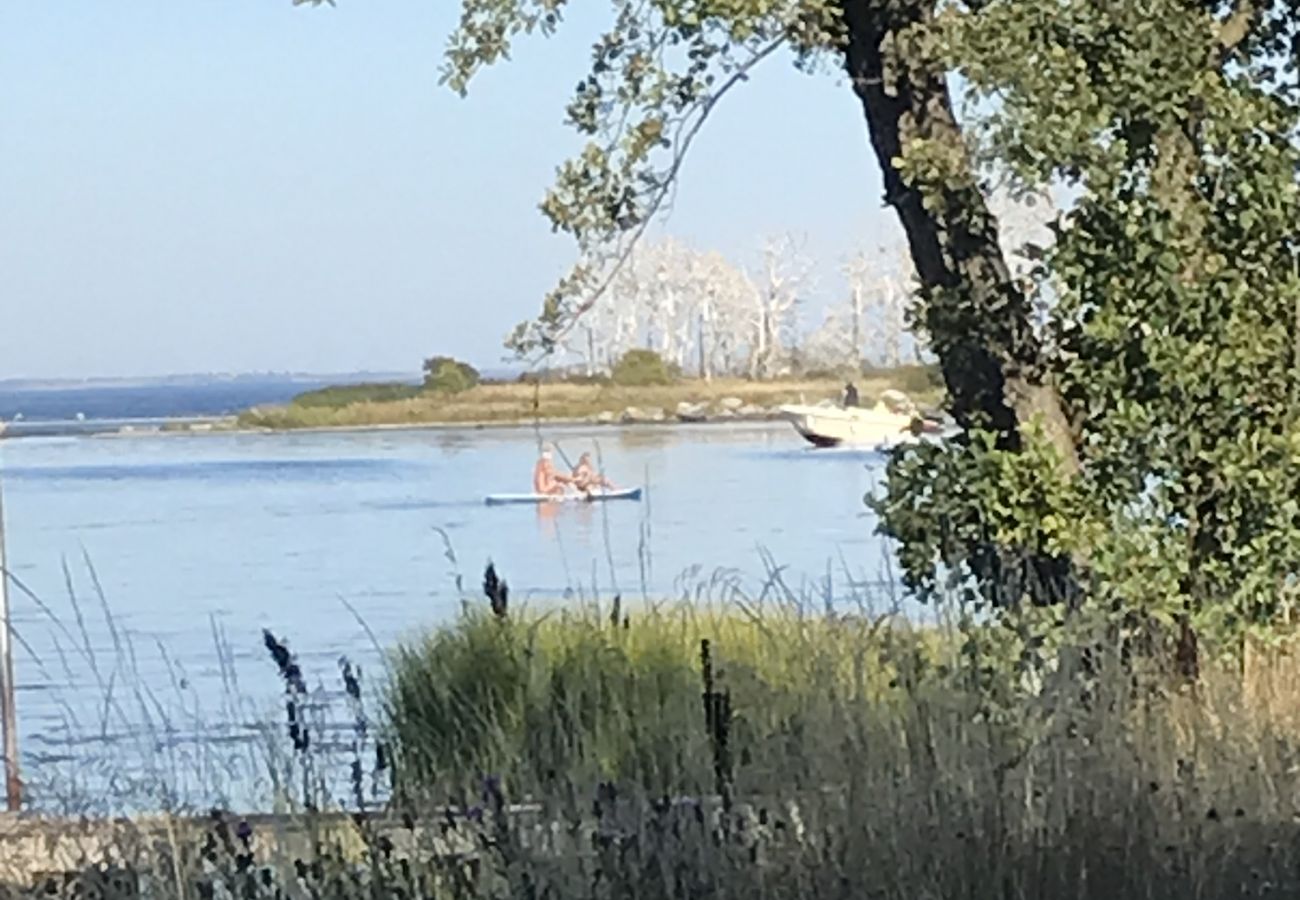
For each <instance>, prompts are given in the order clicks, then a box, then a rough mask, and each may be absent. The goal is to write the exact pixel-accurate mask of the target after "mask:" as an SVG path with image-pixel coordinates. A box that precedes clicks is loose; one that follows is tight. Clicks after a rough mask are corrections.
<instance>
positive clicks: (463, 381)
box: [424, 356, 479, 394]
mask: <svg viewBox="0 0 1300 900" xmlns="http://www.w3.org/2000/svg"><path fill="white" fill-rule="evenodd" d="M478 382H479V373H478V370H477V369H475V368H474V367H473V366H471V365H470V364H469V363H466V362H461V361H460V360H458V359H453V358H452V357H450V356H433V357H430V358H429V359H426V360H425V361H424V386H425V387H426V388H428V389H429V390H432V391H442V392H444V393H448V394H457V393H460V392H461V391H467V390H469V389H470V388H472V387H474V386H475V385H476V384H478Z"/></svg>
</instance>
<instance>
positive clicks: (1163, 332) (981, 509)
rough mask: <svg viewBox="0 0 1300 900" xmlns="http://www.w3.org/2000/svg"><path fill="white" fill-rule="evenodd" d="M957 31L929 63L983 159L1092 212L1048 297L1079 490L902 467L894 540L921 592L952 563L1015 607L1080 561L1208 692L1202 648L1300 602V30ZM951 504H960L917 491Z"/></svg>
mask: <svg viewBox="0 0 1300 900" xmlns="http://www.w3.org/2000/svg"><path fill="white" fill-rule="evenodd" d="M941 25H942V27H941V28H940V29H938V30H936V31H935V32H934V33H933V34H932V37H933V38H934V39H935V42H936V44H935V45H936V46H942V47H943V48H945V50H944V52H947V53H949V54H951V56H950V59H951V61H952V62H953V63H954V64H955V65H957V66H958V67H959V68H960V70H961V71H962V72H963V74H964V75H965V76H966V78H967V79H969V83H970V84H971V85H972V86H973V87H974V89H975V90H976V91H977V92H978V93H979V94H980V95H981V96H983V97H987V96H992V95H994V94H996V95H997V96H998V97H999V98H1000V102H999V103H997V104H993V105H991V106H987V107H986V109H987V112H986V113H985V115H984V116H983V117H982V119H981V121H980V122H979V135H980V137H981V140H982V142H984V144H985V149H986V151H987V153H988V155H989V157H990V158H991V159H994V160H996V161H998V162H1000V163H1001V165H1002V166H1003V167H1004V169H1005V170H1007V171H1009V172H1010V173H1011V174H1012V175H1013V176H1015V178H1016V179H1018V180H1019V182H1020V183H1021V184H1022V185H1027V186H1033V185H1042V184H1049V183H1052V182H1054V181H1056V182H1060V181H1067V182H1069V183H1070V184H1071V185H1072V186H1073V187H1074V189H1075V191H1076V192H1077V193H1078V195H1079V197H1078V199H1077V201H1076V202H1074V204H1073V205H1072V207H1071V208H1070V209H1068V210H1067V211H1066V212H1065V213H1064V214H1063V215H1062V216H1061V217H1060V219H1059V220H1058V221H1057V222H1056V223H1054V225H1053V231H1054V232H1055V240H1054V242H1053V244H1052V246H1051V247H1050V248H1046V249H1044V250H1043V251H1042V252H1041V253H1040V254H1038V255H1039V260H1038V262H1037V264H1036V265H1035V266H1034V267H1033V269H1032V277H1033V280H1034V284H1035V290H1036V291H1037V292H1038V293H1039V294H1040V301H1041V302H1040V306H1042V307H1043V308H1045V309H1047V310H1048V311H1049V313H1048V315H1049V319H1048V327H1047V334H1048V336H1049V343H1050V345H1051V347H1052V356H1051V359H1050V362H1051V366H1052V368H1053V370H1054V372H1055V377H1056V379H1057V381H1058V383H1059V384H1060V385H1061V389H1062V394H1063V397H1064V399H1065V401H1066V403H1067V404H1068V407H1069V409H1070V410H1071V411H1072V412H1073V418H1072V420H1071V422H1070V428H1071V431H1072V432H1073V433H1074V435H1075V440H1076V443H1077V446H1078V448H1079V462H1080V464H1081V465H1080V469H1079V470H1078V475H1077V477H1074V478H1062V477H1061V473H1060V472H1059V470H1058V469H1057V468H1056V467H1055V466H1054V465H1053V464H1052V461H1051V460H1050V459H1048V458H1046V457H1042V456H1035V457H1033V458H1032V459H1031V460H1029V461H1028V463H1027V462H1026V460H1023V459H1022V460H1020V461H1018V463H1013V461H1011V460H1009V459H1008V458H1007V457H1006V456H1005V455H1004V454H1000V453H999V451H998V449H997V448H996V447H994V446H992V445H991V444H988V445H983V446H980V445H977V444H972V445H968V446H966V447H960V446H957V445H950V446H948V447H945V448H937V449H936V448H929V449H927V450H923V451H921V452H918V453H915V454H911V455H909V456H907V457H904V458H900V459H899V460H898V461H896V463H895V465H894V468H893V472H892V474H891V478H892V479H893V481H892V482H891V494H890V498H889V499H888V500H887V501H886V503H885V508H884V512H885V519H886V522H887V525H888V527H889V529H890V530H891V531H892V533H894V534H895V535H897V536H899V537H900V538H901V539H902V541H903V544H904V546H905V548H906V553H905V560H904V565H905V570H906V571H907V573H908V578H909V580H910V581H911V582H912V584H913V585H914V586H915V587H917V588H918V589H919V590H921V591H922V592H928V591H931V590H933V589H935V587H936V585H937V584H938V581H937V580H936V579H937V576H938V572H939V569H940V567H939V566H936V563H943V564H946V565H948V566H949V567H950V570H953V571H960V572H964V573H967V574H973V575H974V577H975V578H976V579H978V580H980V581H982V582H983V583H984V585H985V586H986V587H989V586H993V585H994V584H995V583H996V584H997V585H999V586H1000V587H999V589H1000V590H1001V591H1002V592H1003V593H1002V595H1001V596H1000V597H999V598H998V599H999V600H1000V601H1002V602H1014V601H1015V600H1016V599H1017V597H1018V596H1019V595H1023V593H1024V591H1023V590H1020V591H1019V592H1018V593H1017V588H1016V584H1017V578H1016V577H1015V573H1021V574H1027V573H1026V571H1025V570H1024V569H1023V567H1022V566H1021V565H1020V560H1021V559H1022V558H1023V557H1024V556H1026V555H1028V556H1032V557H1035V558H1043V557H1056V558H1062V557H1070V556H1072V555H1075V554H1080V553H1086V555H1087V559H1088V565H1089V569H1090V576H1091V578H1090V581H1091V584H1090V587H1091V590H1092V593H1093V595H1094V596H1095V597H1096V598H1097V599H1099V600H1102V601H1103V603H1102V604H1100V606H1101V608H1103V609H1117V610H1120V611H1121V617H1122V621H1123V623H1124V625H1125V627H1126V628H1138V629H1141V630H1143V631H1144V632H1145V633H1150V631H1151V630H1152V629H1153V628H1154V630H1155V631H1156V632H1157V633H1159V634H1160V635H1163V636H1164V637H1171V636H1172V638H1173V639H1174V643H1175V645H1176V648H1177V654H1178V658H1179V661H1180V663H1181V664H1182V665H1183V667H1184V671H1186V673H1187V674H1189V675H1194V674H1195V672H1196V668H1197V660H1198V656H1199V649H1198V648H1199V637H1200V636H1201V635H1204V634H1206V633H1207V632H1208V633H1210V634H1212V635H1219V636H1223V635H1225V634H1234V633H1239V629H1240V628H1241V627H1243V626H1265V627H1267V626H1269V625H1272V624H1274V623H1276V622H1278V621H1288V620H1290V619H1291V617H1292V615H1293V612H1292V610H1293V606H1294V604H1295V601H1296V599H1297V589H1298V588H1297V581H1296V578H1297V575H1298V574H1300V501H1298V500H1297V498H1298V497H1300V421H1298V420H1300V370H1298V367H1300V343H1297V342H1298V341H1300V239H1298V237H1297V225H1296V223H1297V222H1298V221H1300V184H1298V183H1297V172H1300V149H1298V148H1297V140H1296V138H1297V135H1298V134H1300V86H1297V84H1296V79H1295V76H1296V60H1295V58H1294V57H1291V58H1289V59H1288V58H1287V57H1286V56H1285V55H1284V48H1286V47H1287V46H1288V45H1291V46H1294V42H1295V41H1296V39H1297V34H1298V33H1300V24H1298V22H1297V14H1296V11H1295V9H1294V7H1292V6H1291V5H1290V4H1287V3H1282V2H1258V3H1252V2H1241V3H1238V4H1237V5H1236V6H1235V7H1231V8H1229V7H1228V6H1227V4H1220V3H1201V2H1194V0H1152V2H1146V0H1143V2H1137V0H1131V2H1114V3H1107V4H1097V3H1092V2H1089V0H1068V2H1063V3H1057V4H1052V5H1051V8H1050V9H1048V8H1046V7H1044V6H1043V5H1042V4H1039V3H1036V2H1032V0H998V2H990V3H987V4H982V5H980V6H979V7H978V8H975V9H971V10H967V11H965V12H962V13H960V14H956V15H953V16H951V17H949V18H948V19H947V20H945V21H944V22H943V23H941ZM1170 47H1178V48H1180V49H1179V53H1177V54H1175V55H1173V56H1171V55H1170V54H1169V52H1168V48H1170ZM936 479H940V480H942V481H943V483H946V484H954V483H956V484H960V485H961V489H960V490H959V491H948V492H946V494H945V495H944V496H940V492H934V491H931V492H929V494H928V497H927V496H922V495H921V494H920V493H918V492H917V491H915V490H913V489H912V488H915V487H917V486H919V485H933V484H934V483H935V480H936ZM952 479H958V481H956V482H954V481H953V480H952ZM909 485H910V486H911V487H909ZM972 560H983V561H984V562H983V563H982V564H981V565H979V566H976V567H974V568H972V567H971V566H970V565H969V563H970V561H972ZM1009 571H1010V572H1012V573H1013V574H1012V575H1008V572H1009ZM1023 580H1024V579H1020V581H1021V582H1023Z"/></svg>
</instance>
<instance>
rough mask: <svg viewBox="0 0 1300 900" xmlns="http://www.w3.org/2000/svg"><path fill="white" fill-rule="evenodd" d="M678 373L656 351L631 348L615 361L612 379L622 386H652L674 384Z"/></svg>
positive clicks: (611, 374) (611, 373)
mask: <svg viewBox="0 0 1300 900" xmlns="http://www.w3.org/2000/svg"><path fill="white" fill-rule="evenodd" d="M677 374H678V373H677V372H675V371H674V367H672V366H670V365H669V364H668V363H667V362H665V361H664V358H663V357H662V356H660V355H659V354H658V353H656V352H655V351H653V350H629V351H627V352H626V353H624V354H623V356H622V357H621V358H620V359H619V361H618V362H616V363H614V368H613V370H611V372H610V379H611V380H612V381H613V382H614V383H615V384H617V385H620V386H621V387H651V386H654V385H664V384H672V383H673V381H675V380H676V378H677Z"/></svg>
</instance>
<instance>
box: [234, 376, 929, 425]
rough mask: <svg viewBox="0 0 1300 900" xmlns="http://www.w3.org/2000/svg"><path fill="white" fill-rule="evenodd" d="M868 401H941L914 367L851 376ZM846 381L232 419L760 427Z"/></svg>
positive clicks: (374, 401) (329, 395) (388, 391)
mask: <svg viewBox="0 0 1300 900" xmlns="http://www.w3.org/2000/svg"><path fill="white" fill-rule="evenodd" d="M853 380H854V382H855V384H856V386H857V389H858V391H859V394H860V396H861V398H862V400H863V402H864V403H866V404H867V405H869V404H870V403H871V402H872V401H873V400H874V398H876V397H878V396H879V395H880V394H881V393H883V392H884V391H886V390H897V391H902V392H903V393H905V394H907V395H909V396H910V397H911V398H912V399H913V400H914V401H916V402H917V403H918V404H920V405H921V406H927V405H933V404H935V403H937V402H938V401H939V399H940V397H941V390H940V388H939V387H938V385H937V384H936V383H935V375H934V373H933V371H932V370H929V369H926V368H924V367H921V366H910V367H901V368H899V369H895V370H889V371H882V372H873V373H870V374H866V375H861V376H857V377H856V378H854V379H853ZM844 385H845V380H844V379H842V378H836V377H826V376H822V377H806V378H787V379H775V380H770V381H750V380H745V379H736V378H731V379H717V380H711V381H703V380H699V379H684V380H681V381H676V382H673V383H670V384H658V385H639V386H630V385H618V384H610V383H607V382H601V381H563V382H554V383H545V384H540V385H537V384H528V383H520V382H490V383H483V384H479V385H476V386H474V387H472V388H469V389H467V390H463V391H458V392H439V391H433V390H422V389H420V388H419V387H413V386H410V385H404V386H395V385H392V384H374V385H360V386H353V387H340V388H327V389H325V390H322V391H315V392H311V393H309V394H305V395H302V396H300V397H298V398H295V399H294V400H293V401H291V402H289V403H286V404H279V405H272V406H262V407H253V408H252V409H249V410H247V411H246V412H244V413H242V414H241V415H240V416H239V417H238V419H237V427H238V428H239V430H241V431H308V430H313V431H321V430H339V429H343V430H357V429H366V428H402V427H413V426H435V425H440V426H449V427H467V428H486V427H491V426H495V425H504V426H518V425H530V424H532V423H534V422H546V423H560V422H568V423H573V424H589V425H615V424H624V425H654V424H672V423H677V422H685V423H697V422H698V423H720V424H726V423H730V422H744V421H765V420H770V419H774V418H776V417H777V415H778V414H777V409H778V408H779V407H781V406H784V405H788V404H792V403H809V404H816V403H819V402H825V401H832V402H838V401H839V399H840V397H841V395H842V393H843V390H844Z"/></svg>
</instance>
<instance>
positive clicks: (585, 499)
mask: <svg viewBox="0 0 1300 900" xmlns="http://www.w3.org/2000/svg"><path fill="white" fill-rule="evenodd" d="M640 499H641V489H640V488H621V489H619V490H617V491H596V492H594V493H592V494H591V495H590V496H588V495H587V494H562V495H560V496H558V497H557V496H554V495H552V494H488V495H487V497H486V498H485V499H484V502H485V503H487V505H488V506H501V505H504V504H507V503H594V502H596V501H598V500H640Z"/></svg>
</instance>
